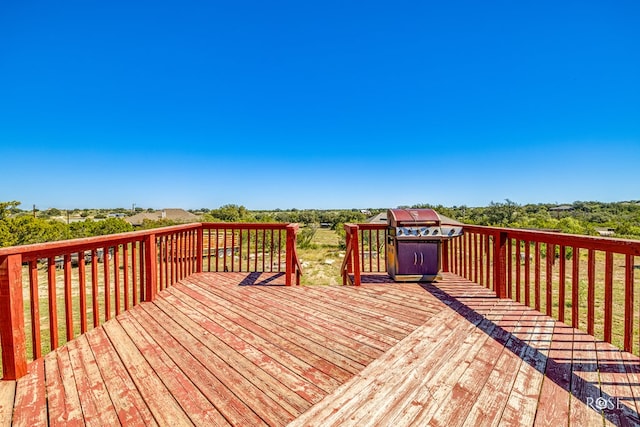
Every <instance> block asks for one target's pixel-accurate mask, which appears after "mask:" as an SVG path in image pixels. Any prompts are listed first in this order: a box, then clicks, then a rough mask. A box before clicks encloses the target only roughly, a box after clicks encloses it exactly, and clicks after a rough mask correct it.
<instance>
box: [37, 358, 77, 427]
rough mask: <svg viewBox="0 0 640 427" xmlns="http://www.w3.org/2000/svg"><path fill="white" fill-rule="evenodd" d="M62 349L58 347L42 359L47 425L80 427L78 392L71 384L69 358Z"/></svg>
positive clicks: (71, 376)
mask: <svg viewBox="0 0 640 427" xmlns="http://www.w3.org/2000/svg"><path fill="white" fill-rule="evenodd" d="M64 349H65V348H64V347H60V348H59V349H58V351H55V352H52V353H49V354H48V355H46V356H45V358H44V368H45V369H44V371H45V378H46V390H47V404H48V406H47V408H48V417H49V425H52V426H55V425H60V426H68V425H72V426H82V425H84V419H83V417H82V409H81V407H80V400H79V398H78V391H77V389H76V388H75V385H74V384H72V381H73V372H72V371H71V370H70V369H68V367H69V365H70V363H69V357H68V353H67V352H65V351H64ZM65 358H66V361H65V360H64V359H65Z"/></svg>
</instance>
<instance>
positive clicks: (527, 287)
mask: <svg viewBox="0 0 640 427" xmlns="http://www.w3.org/2000/svg"><path fill="white" fill-rule="evenodd" d="M524 305H527V306H531V242H529V241H528V240H525V241H524Z"/></svg>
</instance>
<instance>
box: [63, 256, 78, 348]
mask: <svg viewBox="0 0 640 427" xmlns="http://www.w3.org/2000/svg"><path fill="white" fill-rule="evenodd" d="M78 262H81V261H80V259H78ZM72 301H73V299H72V295H71V254H65V256H64V315H65V316H64V317H65V326H66V331H67V341H71V340H72V339H73V303H72Z"/></svg>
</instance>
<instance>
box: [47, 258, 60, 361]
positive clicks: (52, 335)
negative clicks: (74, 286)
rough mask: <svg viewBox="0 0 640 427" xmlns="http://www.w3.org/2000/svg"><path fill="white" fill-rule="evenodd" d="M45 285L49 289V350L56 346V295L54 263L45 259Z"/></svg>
mask: <svg viewBox="0 0 640 427" xmlns="http://www.w3.org/2000/svg"><path fill="white" fill-rule="evenodd" d="M47 285H48V291H49V339H50V341H51V350H54V349H56V348H58V297H57V296H56V263H55V260H54V258H49V259H48V260H47Z"/></svg>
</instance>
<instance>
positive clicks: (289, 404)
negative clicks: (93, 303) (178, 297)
mask: <svg viewBox="0 0 640 427" xmlns="http://www.w3.org/2000/svg"><path fill="white" fill-rule="evenodd" d="M174 302H176V301H174ZM156 306H157V307H158V308H159V309H161V310H162V311H164V312H165V313H166V315H167V317H169V318H171V319H172V320H174V321H175V322H176V324H178V325H180V327H182V328H184V329H185V330H188V331H189V333H190V334H191V335H192V336H193V338H194V340H193V342H192V343H193V344H196V343H197V346H198V349H200V348H202V349H208V350H209V351H210V352H211V353H212V354H214V355H215V356H216V357H217V358H219V360H220V362H221V363H224V364H226V365H228V366H231V367H233V369H235V370H236V371H237V372H238V380H239V381H241V384H242V386H244V387H249V388H256V389H257V390H260V391H261V392H262V393H264V396H266V398H264V402H265V406H267V407H268V408H269V409H270V410H274V411H278V412H280V413H284V412H286V413H288V414H290V415H292V416H293V417H295V416H297V415H299V414H300V413H301V412H303V411H305V410H306V409H307V408H308V407H309V403H308V402H307V401H306V400H305V399H304V398H303V397H301V396H299V395H298V394H296V393H294V392H293V391H291V390H290V389H288V388H287V387H284V385H283V384H282V383H281V382H280V381H278V380H277V379H275V378H274V377H272V376H271V375H269V373H268V372H266V371H265V370H263V369H262V368H261V367H260V366H258V365H256V364H254V363H252V362H251V361H250V360H248V359H247V358H246V357H244V356H243V355H242V354H241V353H239V352H238V351H237V350H236V349H235V348H233V347H231V346H229V345H227V344H226V343H225V342H224V341H222V340H220V339H219V338H218V337H216V336H215V335H213V334H210V333H209V332H208V331H207V330H205V329H203V328H202V327H201V326H200V325H198V324H197V323H196V322H195V321H193V320H192V319H190V318H189V317H188V316H186V315H185V314H184V313H182V312H181V311H179V310H178V309H177V308H176V305H175V304H170V303H168V302H167V301H166V300H164V299H163V300H158V301H156ZM183 308H184V306H183ZM200 344H202V345H204V347H200ZM242 347H243V348H246V346H244V345H243V346H242ZM189 350H191V348H189ZM196 358H198V356H196ZM203 361H204V359H203V360H201V362H203ZM208 362H209V363H210V362H211V360H210V359H209V360H208ZM230 382H235V381H233V380H232V381H230ZM243 391H244V390H243ZM239 393H241V392H237V391H236V394H239ZM256 395H257V396H260V397H258V399H261V398H262V396H261V395H260V394H258V393H256ZM251 397H252V398H253V399H255V398H256V396H251ZM267 398H268V399H267ZM276 405H279V407H278V406H276ZM293 417H291V418H293Z"/></svg>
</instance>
